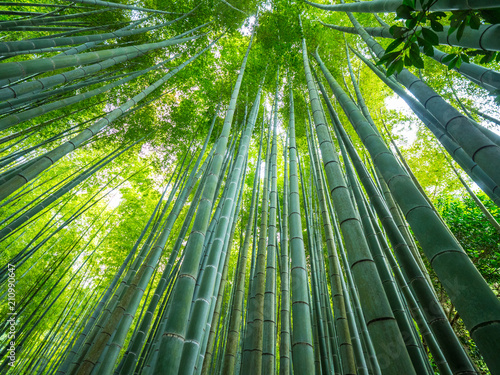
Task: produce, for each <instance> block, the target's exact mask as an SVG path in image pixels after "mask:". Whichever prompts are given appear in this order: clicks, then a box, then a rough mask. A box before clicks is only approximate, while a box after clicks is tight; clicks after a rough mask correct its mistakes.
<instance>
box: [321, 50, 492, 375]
mask: <svg viewBox="0 0 500 375" xmlns="http://www.w3.org/2000/svg"><path fill="white" fill-rule="evenodd" d="M317 59H318V62H319V63H320V66H321V68H322V70H323V72H324V73H325V76H326V77H327V78H329V79H328V82H329V84H330V87H331V88H332V90H333V92H334V94H335V96H336V97H337V99H338V100H339V102H340V103H341V105H342V107H343V109H344V112H346V114H347V116H348V118H349V119H350V121H351V123H352V125H353V127H354V129H355V130H356V132H357V133H358V135H359V137H360V138H361V140H362V141H363V143H364V145H365V147H367V149H368V152H369V153H370V155H371V156H372V160H373V161H374V163H375V165H376V166H377V167H379V168H380V171H381V173H382V174H383V177H384V180H385V181H386V182H388V185H389V188H390V190H391V193H392V195H393V196H394V198H395V200H396V201H397V202H398V204H399V205H400V207H401V209H402V210H403V213H404V214H405V217H406V219H407V220H408V222H409V223H410V225H411V228H412V230H413V232H414V233H415V235H416V237H417V239H418V240H419V242H420V244H421V246H422V248H423V250H424V252H425V254H426V255H427V257H428V259H429V261H430V262H431V265H432V266H433V268H434V270H435V271H436V273H437V274H438V277H439V279H440V280H441V282H442V283H443V286H444V287H445V288H446V290H447V291H448V293H449V294H450V298H451V300H452V301H456V304H455V306H457V310H459V308H458V306H460V307H461V308H462V309H463V314H462V313H461V316H462V318H463V319H464V322H465V324H466V325H467V326H468V328H469V329H470V330H471V334H472V336H473V337H475V336H476V335H477V336H476V337H477V338H476V342H477V344H478V346H480V342H482V340H488V339H487V337H488V335H487V334H486V332H485V331H482V327H483V324H485V323H486V322H488V323H487V325H488V329H499V330H500V324H497V323H494V322H493V321H492V320H491V319H492V318H493V317H494V316H495V314H497V315H498V314H500V302H499V301H498V300H497V299H496V298H495V297H494V295H493V293H492V291H491V289H490V288H489V286H488V285H487V284H486V282H485V281H484V279H483V278H482V277H481V276H480V274H479V273H478V272H477V270H476V268H475V267H474V265H473V264H472V263H471V262H470V260H469V259H468V258H467V256H466V254H465V252H464V251H463V250H462V248H461V247H460V245H459V244H458V242H457V241H456V239H455V238H453V236H451V235H450V233H449V231H448V230H447V229H446V228H445V226H444V225H443V223H442V222H441V220H439V218H438V217H437V215H436V214H435V212H434V211H433V210H432V209H431V208H430V206H429V205H428V204H427V201H426V200H425V198H424V197H422V195H421V194H420V192H419V191H418V189H417V188H416V187H415V185H414V184H413V182H412V181H411V179H410V177H409V176H408V175H407V174H406V173H405V172H404V170H403V169H402V167H401V166H400V165H399V163H398V162H397V161H396V159H395V157H394V155H393V154H392V152H390V151H389V150H388V149H387V146H386V145H385V143H384V142H383V140H382V139H381V137H380V136H379V135H378V134H377V133H376V132H375V130H374V129H373V128H372V126H371V125H370V124H369V123H368V122H367V121H366V120H365V118H364V117H363V116H362V114H361V113H360V112H359V110H358V109H357V108H355V105H354V103H352V102H350V100H349V99H348V98H347V96H346V94H345V93H343V92H342V91H341V89H340V86H338V84H336V82H335V81H334V80H333V79H332V78H330V77H331V75H329V74H328V72H327V70H326V68H325V67H324V65H323V64H322V62H321V60H320V59H319V57H318V56H317ZM437 239H439V241H436V240H437ZM393 244H394V243H393ZM408 260H412V258H410V257H408ZM457 267H458V268H457ZM413 270H414V271H415V272H417V273H416V274H414V275H415V276H416V277H415V278H414V279H413V280H412V283H415V282H419V281H420V280H424V283H423V285H426V286H427V288H428V285H427V283H426V282H425V279H423V277H421V276H418V271H419V268H418V266H416V267H413ZM458 274H460V275H461V277H460V278H457V275H458ZM472 285H474V288H473V289H472V288H471V286H472ZM414 288H415V289H414V290H415V292H416V293H422V295H421V296H422V297H424V296H425V298H426V299H425V300H424V299H423V298H421V296H420V295H419V298H421V301H420V302H422V303H424V304H425V306H423V307H424V312H425V313H426V314H428V315H427V316H428V318H431V317H432V320H431V323H432V324H439V325H441V324H442V323H443V319H444V320H445V321H446V322H447V319H446V317H445V316H444V314H443V313H442V309H441V308H440V305H439V303H438V302H437V301H436V300H435V297H434V294H433V293H432V292H431V291H430V289H427V288H422V289H421V288H420V287H417V286H416V285H415V286H414ZM433 300H434V303H433V304H431V305H427V304H426V302H425V301H433ZM471 301H474V302H473V303H472V304H471ZM454 303H455V302H454ZM479 303H480V304H482V306H483V308H482V310H481V311H485V312H486V311H487V313H485V314H478V310H477V304H479ZM433 305H434V306H435V308H432V309H431V306H433ZM435 314H436V315H435ZM443 316H444V318H443ZM499 316H500V315H499ZM494 320H495V319H494ZM467 322H469V324H468V323H467ZM471 323H472V325H471ZM432 324H431V326H432ZM444 327H448V326H446V325H445V326H444ZM475 330H478V332H479V333H477V334H476V332H477V331H476V332H474V331H475ZM447 331H448V337H449V338H450V339H451V338H454V337H456V336H455V335H454V333H453V330H451V327H448V328H447ZM483 332H484V333H483ZM437 338H438V339H439V337H437ZM478 339H479V340H478ZM451 343H453V345H450V341H448V342H446V343H445V342H444V341H443V344H442V349H443V352H444V354H445V356H446V355H447V351H448V350H450V349H451V351H452V352H453V353H454V354H451V353H448V354H450V355H451V357H450V358H453V362H450V363H449V364H450V366H451V368H452V371H453V372H454V373H460V372H464V371H465V372H467V371H468V372H470V373H475V369H474V368H473V367H472V365H471V363H470V361H469V359H468V357H467V355H466V354H465V353H464V351H463V348H462V347H461V345H460V343H459V342H458V341H457V340H456V339H453V341H451ZM485 346H486V347H485ZM491 346H492V345H491V343H490V344H489V345H483V347H485V349H484V350H485V353H483V355H484V356H485V359H486V358H488V354H489V355H491V354H492V352H491V350H492V347H491ZM480 348H481V346H480ZM459 358H461V359H459ZM488 360H489V361H490V363H493V364H494V363H495V362H497V361H496V360H495V359H494V357H490V358H488V359H487V360H486V361H487V362H488ZM491 361H492V362H491Z"/></svg>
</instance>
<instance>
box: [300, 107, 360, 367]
mask: <svg viewBox="0 0 500 375" xmlns="http://www.w3.org/2000/svg"><path fill="white" fill-rule="evenodd" d="M308 115H309V122H308V123H309V128H310V131H311V136H310V140H309V142H310V143H311V153H310V154H311V156H312V159H313V167H314V171H315V179H316V189H317V190H318V192H317V194H318V198H319V203H320V211H321V215H322V219H323V229H324V231H325V239H326V246H327V249H328V260H329V270H330V274H329V276H330V286H331V290H332V302H333V313H334V317H335V329H336V332H337V335H338V340H339V350H340V353H339V354H340V360H341V362H342V369H343V373H344V374H354V373H355V372H356V369H355V362H354V352H353V351H352V343H351V340H350V335H351V334H350V332H349V326H348V322H347V320H346V310H345V302H344V295H343V291H342V284H341V280H340V278H341V272H342V271H341V269H340V268H338V264H339V263H338V259H335V258H336V257H337V249H336V248H335V242H334V236H333V229H332V225H331V220H330V215H329V213H328V207H327V202H326V194H325V191H324V189H323V184H322V182H321V180H320V178H321V177H320V160H319V156H318V153H317V146H316V144H315V142H314V141H315V140H314V138H313V136H312V124H311V119H310V114H309V111H308Z"/></svg>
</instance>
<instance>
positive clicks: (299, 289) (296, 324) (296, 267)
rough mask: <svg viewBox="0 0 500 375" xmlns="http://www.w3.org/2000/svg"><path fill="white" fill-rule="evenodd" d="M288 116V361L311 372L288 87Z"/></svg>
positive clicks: (298, 369) (308, 313)
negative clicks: (290, 305)
mask: <svg viewBox="0 0 500 375" xmlns="http://www.w3.org/2000/svg"><path fill="white" fill-rule="evenodd" d="M289 95H290V115H289V123H288V126H289V146H288V152H289V158H290V195H289V197H288V204H289V209H290V211H289V214H288V220H289V222H290V227H289V228H290V259H291V268H290V282H291V285H292V317H293V321H292V354H293V357H292V363H293V371H294V372H295V373H297V374H302V373H304V374H312V373H314V372H315V364H314V352H313V342H312V336H313V333H312V332H313V331H312V319H311V307H310V305H309V297H308V296H309V291H308V289H307V285H308V276H307V268H306V256H305V249H304V240H303V237H302V222H301V214H300V199H299V181H298V174H299V172H298V167H297V164H298V160H297V145H296V141H295V111H294V103H293V92H292V89H291V88H290V93H289Z"/></svg>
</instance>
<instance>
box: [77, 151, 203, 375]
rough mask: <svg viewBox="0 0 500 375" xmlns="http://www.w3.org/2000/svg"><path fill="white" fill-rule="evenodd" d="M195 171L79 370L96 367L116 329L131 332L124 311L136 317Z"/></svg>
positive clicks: (104, 317)
mask: <svg viewBox="0 0 500 375" xmlns="http://www.w3.org/2000/svg"><path fill="white" fill-rule="evenodd" d="M201 157H202V155H200V156H199V158H198V161H197V165H199V164H198V163H199V162H200V161H201ZM197 165H195V166H197ZM195 174H196V170H195V169H194V168H193V170H192V171H191V173H190V176H189V178H188V180H187V182H186V185H185V187H184V188H183V189H182V192H181V193H180V195H179V196H178V197H177V199H176V201H175V204H174V206H173V208H172V210H171V212H170V213H169V215H168V217H167V219H166V221H165V223H164V224H163V228H162V231H161V234H159V236H158V238H157V239H156V243H155V245H154V246H153V247H152V248H151V250H150V251H149V253H148V255H147V257H146V258H145V260H144V261H143V262H142V265H141V266H140V268H139V267H137V268H136V269H138V270H137V272H133V273H132V274H131V275H130V276H131V278H130V279H128V280H130V281H128V282H127V284H126V285H125V284H123V283H122V285H123V288H122V289H121V290H119V291H117V293H115V296H116V297H117V298H116V299H115V301H116V302H112V303H111V306H110V309H109V308H108V309H106V310H104V313H105V314H103V315H102V317H101V320H102V323H101V324H99V325H96V326H95V329H94V331H93V332H92V334H91V336H90V342H91V344H90V345H87V347H86V348H87V349H86V350H88V352H87V351H86V350H85V351H84V352H82V353H81V354H80V358H79V360H78V361H77V363H78V364H79V368H77V369H75V371H74V372H75V373H86V372H87V371H89V370H90V369H92V368H93V366H94V365H95V364H96V363H97V360H98V358H99V357H100V355H101V352H102V350H104V349H105V348H106V346H107V343H108V339H109V337H111V335H112V334H113V332H115V331H117V329H119V330H120V332H123V331H125V332H126V331H128V325H129V324H130V323H131V321H130V319H129V318H125V319H123V316H124V312H125V311H127V310H128V314H130V315H132V316H133V314H132V313H131V312H135V311H136V310H137V307H138V304H139V302H140V300H141V297H142V294H143V292H144V289H145V286H146V285H147V284H148V282H149V280H150V278H151V275H152V272H153V270H154V268H155V266H156V264H157V262H158V259H159V257H160V255H161V254H162V252H163V249H164V246H165V243H166V241H167V239H168V238H169V235H170V232H171V230H172V227H173V225H174V223H175V221H176V219H177V217H178V215H179V213H180V210H181V209H182V207H183V206H184V203H185V201H186V199H187V197H188V196H189V193H190V191H191V189H192V188H193V187H194V184H195V182H196V181H195ZM152 239H153V238H152V237H151V238H150V240H152ZM145 250H149V244H148V246H146V247H145ZM144 255H145V254H144ZM138 259H140V258H138ZM142 259H144V258H142ZM139 264H140V263H139V262H138V265H139ZM132 276H133V277H132ZM127 317H128V315H127ZM118 339H119V340H121V342H123V340H124V337H123V335H122V336H121V337H119V338H117V340H118ZM116 344H118V343H116ZM115 346H116V345H115ZM114 350H116V349H114Z"/></svg>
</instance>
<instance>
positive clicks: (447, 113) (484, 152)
mask: <svg viewBox="0 0 500 375" xmlns="http://www.w3.org/2000/svg"><path fill="white" fill-rule="evenodd" d="M347 15H348V16H349V19H350V20H351V23H352V24H353V25H354V27H355V29H356V32H357V33H358V34H359V35H360V36H361V37H362V38H363V40H364V41H365V43H366V44H367V45H368V47H369V48H370V49H371V50H372V51H373V52H374V53H375V54H376V55H377V56H378V57H379V58H380V57H382V56H383V55H384V53H385V51H384V49H383V48H382V47H381V46H380V45H379V44H378V43H377V42H376V41H375V40H374V39H373V38H371V37H370V36H369V35H368V33H367V32H366V31H365V29H364V28H363V27H362V26H361V24H360V23H359V22H358V21H357V20H356V18H355V17H354V16H353V15H352V14H351V13H347ZM494 39H496V38H494ZM481 48H485V49H488V48H487V46H483V47H481ZM395 77H396V79H397V80H398V81H399V82H400V83H401V84H403V85H404V86H406V87H407V88H408V90H409V91H410V92H411V93H412V94H413V95H414V96H415V97H416V98H417V100H418V101H420V102H421V103H423V105H424V107H425V108H426V109H427V110H429V112H430V113H432V115H433V116H434V117H435V118H436V119H437V120H438V123H439V124H441V127H442V129H443V130H444V132H447V133H448V134H450V136H451V137H453V139H454V140H455V141H456V142H457V143H458V144H459V145H460V146H462V148H463V149H464V151H465V152H466V153H467V154H468V155H469V156H471V158H472V159H473V160H474V161H475V162H476V163H477V164H478V165H479V166H480V167H481V168H482V169H483V170H484V172H485V173H486V174H487V175H488V176H490V178H491V179H492V180H493V181H494V182H495V183H496V184H499V183H500V168H498V164H497V163H496V162H494V161H496V160H500V147H499V146H498V145H496V144H495V143H494V142H492V141H491V140H490V139H489V138H488V137H486V136H485V135H484V134H482V133H481V131H480V130H479V129H477V128H476V127H474V125H472V123H471V121H470V120H469V119H468V118H467V117H466V116H463V115H462V114H461V113H460V112H458V110H456V109H455V108H454V107H452V106H451V105H450V104H448V103H447V102H446V101H445V100H444V99H443V98H442V97H441V96H440V95H438V94H437V93H436V92H435V91H434V90H432V89H431V88H430V87H429V86H427V85H426V84H425V83H424V82H423V81H421V80H420V79H418V78H417V77H415V76H414V75H413V74H412V73H410V72H409V71H408V70H407V69H403V70H402V71H401V73H397V74H395Z"/></svg>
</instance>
